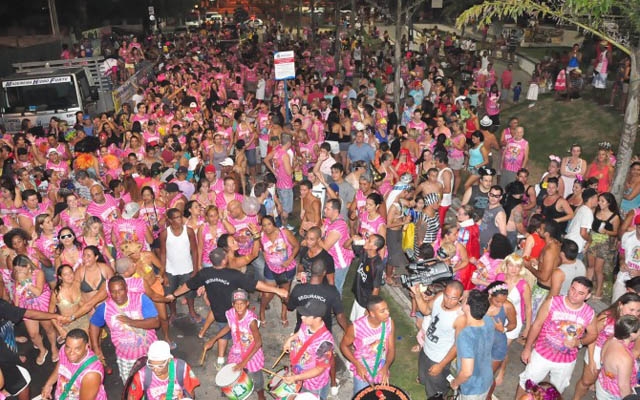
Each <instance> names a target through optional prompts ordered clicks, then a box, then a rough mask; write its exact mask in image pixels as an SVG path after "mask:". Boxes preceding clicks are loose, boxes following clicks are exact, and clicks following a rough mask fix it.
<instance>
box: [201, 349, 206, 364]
mask: <svg viewBox="0 0 640 400" xmlns="http://www.w3.org/2000/svg"><path fill="white" fill-rule="evenodd" d="M206 358H207V348H206V347H205V348H204V349H202V356H200V366H203V365H204V360H205V359H206Z"/></svg>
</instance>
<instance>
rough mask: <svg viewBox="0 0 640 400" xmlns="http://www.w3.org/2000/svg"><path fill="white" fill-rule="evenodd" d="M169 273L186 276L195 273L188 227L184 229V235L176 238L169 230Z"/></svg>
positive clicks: (168, 229) (169, 229)
mask: <svg viewBox="0 0 640 400" xmlns="http://www.w3.org/2000/svg"><path fill="white" fill-rule="evenodd" d="M166 245H167V273H168V274H171V275H184V274H190V273H191V272H193V260H192V259H191V244H190V243H189V234H188V233H187V227H186V226H183V227H182V233H181V234H180V235H179V236H176V235H174V234H173V232H172V231H171V228H167V243H166Z"/></svg>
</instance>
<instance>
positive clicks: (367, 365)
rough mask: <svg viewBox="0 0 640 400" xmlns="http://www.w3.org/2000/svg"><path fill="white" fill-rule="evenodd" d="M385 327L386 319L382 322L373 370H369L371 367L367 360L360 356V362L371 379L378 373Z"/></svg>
mask: <svg viewBox="0 0 640 400" xmlns="http://www.w3.org/2000/svg"><path fill="white" fill-rule="evenodd" d="M386 327H387V326H386V321H384V322H382V333H381V334H380V342H379V343H378V350H377V351H376V363H375V364H374V365H373V371H371V368H369V364H367V361H366V360H365V359H364V357H362V363H363V364H364V367H365V368H366V369H367V372H368V373H369V375H370V376H371V378H373V379H375V377H376V375H378V367H379V366H380V356H381V355H382V347H383V346H384V334H385V331H386Z"/></svg>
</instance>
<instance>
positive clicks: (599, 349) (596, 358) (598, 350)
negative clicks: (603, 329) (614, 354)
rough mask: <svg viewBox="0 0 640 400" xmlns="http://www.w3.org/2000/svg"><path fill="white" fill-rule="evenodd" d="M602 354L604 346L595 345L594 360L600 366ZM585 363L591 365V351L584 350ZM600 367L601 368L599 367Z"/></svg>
mask: <svg viewBox="0 0 640 400" xmlns="http://www.w3.org/2000/svg"><path fill="white" fill-rule="evenodd" d="M601 355H602V347H600V346H597V345H596V346H595V347H594V348H593V362H594V363H595V364H596V365H597V366H598V367H599V366H600V356H601ZM584 363H585V364H586V365H589V352H588V351H585V352H584ZM598 369H600V368H598Z"/></svg>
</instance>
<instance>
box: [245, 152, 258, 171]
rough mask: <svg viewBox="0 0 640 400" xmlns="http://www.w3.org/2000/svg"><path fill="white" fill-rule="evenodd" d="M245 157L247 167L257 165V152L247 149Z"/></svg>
mask: <svg viewBox="0 0 640 400" xmlns="http://www.w3.org/2000/svg"><path fill="white" fill-rule="evenodd" d="M245 155H246V156H247V165H249V166H250V167H255V166H256V165H258V158H257V156H258V152H257V151H256V149H248V150H247V151H246V152H245Z"/></svg>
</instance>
